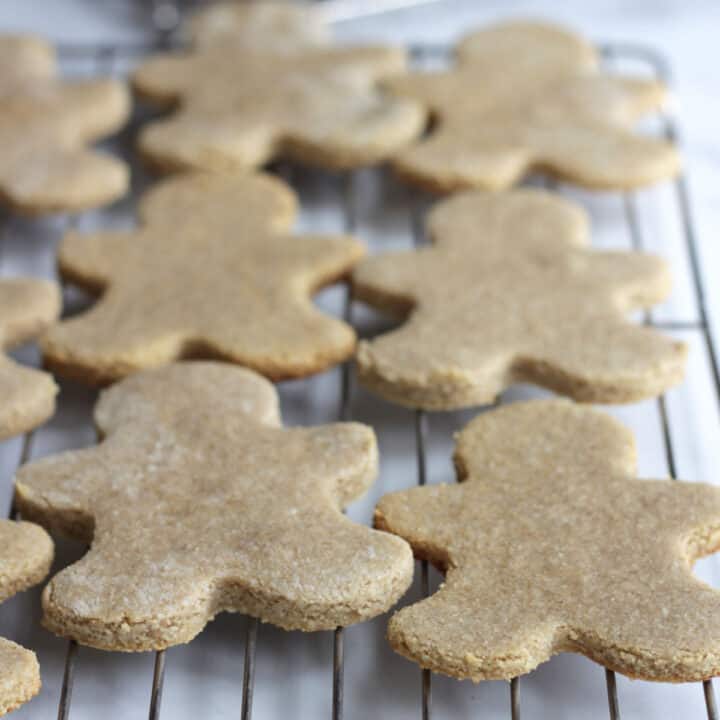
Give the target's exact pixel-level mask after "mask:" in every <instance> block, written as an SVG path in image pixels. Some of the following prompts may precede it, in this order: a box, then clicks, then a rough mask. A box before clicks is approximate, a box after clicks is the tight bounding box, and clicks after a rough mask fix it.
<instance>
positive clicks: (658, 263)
mask: <svg viewBox="0 0 720 720" xmlns="http://www.w3.org/2000/svg"><path fill="white" fill-rule="evenodd" d="M587 275H588V277H587V282H588V283H589V284H592V285H595V284H597V286H598V287H599V288H606V289H608V290H609V291H610V292H611V293H612V295H613V299H614V300H615V302H616V304H617V307H618V309H619V310H620V311H621V312H623V313H626V312H630V311H632V310H637V309H638V308H649V307H650V306H652V305H654V304H655V303H658V302H662V301H663V300H664V299H665V298H666V297H667V296H668V295H669V294H670V291H671V289H672V279H671V276H670V270H669V268H668V266H667V263H666V262H665V261H664V260H663V259H662V258H660V257H658V256H656V255H648V254H645V253H639V252H594V253H591V254H590V255H589V256H588V268H587Z"/></svg>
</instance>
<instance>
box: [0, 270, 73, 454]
mask: <svg viewBox="0 0 720 720" xmlns="http://www.w3.org/2000/svg"><path fill="white" fill-rule="evenodd" d="M59 314H60V290H59V288H58V287H57V286H56V285H55V284H54V283H51V282H48V281H46V280H38V279H30V278H15V279H3V280H0V398H2V402H0V440H2V439H4V438H7V437H10V436H12V435H17V434H19V433H24V432H27V431H28V430H32V429H33V428H35V427H37V426H38V425H41V424H42V423H43V422H45V420H47V419H48V418H49V417H50V416H51V415H52V414H53V412H54V410H55V395H56V393H57V387H56V385H55V382H54V381H53V379H52V376H50V375H48V374H47V373H44V372H40V371H38V370H35V369H33V368H29V367H23V366H21V365H19V364H18V363H16V362H15V361H13V360H11V359H10V358H9V357H8V356H7V355H5V354H4V353H3V351H7V350H9V349H11V348H13V347H15V346H16V345H20V344H22V343H24V342H26V341H27V340H30V339H32V338H35V337H37V336H38V335H39V334H40V333H41V332H42V331H44V330H45V329H46V328H47V327H48V326H49V325H50V324H51V323H53V322H54V321H55V320H56V319H57V317H58V315H59Z"/></svg>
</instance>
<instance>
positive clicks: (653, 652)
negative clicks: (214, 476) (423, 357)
mask: <svg viewBox="0 0 720 720" xmlns="http://www.w3.org/2000/svg"><path fill="white" fill-rule="evenodd" d="M455 464H456V468H457V471H458V477H459V480H460V481H461V483H460V484H459V485H445V484H442V485H433V486H427V487H423V488H413V489H411V490H406V491H402V492H398V493H393V494H390V495H387V496H385V497H384V498H382V499H381V501H380V503H379V504H378V507H377V510H376V526H377V527H379V528H382V529H385V530H390V531H391V532H395V533H397V534H398V535H400V536H401V537H403V538H405V539H406V540H408V541H409V542H410V544H411V545H412V546H413V548H414V550H415V553H416V555H417V556H418V557H422V558H427V559H429V560H430V561H431V562H432V563H433V564H435V565H437V566H438V567H439V568H441V569H442V570H444V571H445V572H446V578H445V582H444V584H443V585H442V586H441V587H440V589H439V590H438V592H436V593H435V594H434V595H432V596H431V597H430V598H428V599H427V600H424V601H422V602H419V603H417V604H415V605H411V606H409V607H406V608H404V609H402V610H400V611H399V612H398V613H397V614H396V615H395V616H394V617H393V618H392V619H391V621H390V627H389V633H388V635H389V639H390V642H391V644H392V646H393V647H394V648H395V649H396V650H397V651H398V652H400V653H401V654H403V655H405V656H406V657H408V658H410V659H412V660H414V661H416V662H418V663H419V664H421V665H422V666H423V667H427V668H431V669H432V670H434V671H437V672H441V673H445V674H448V675H452V676H455V677H458V678H471V679H473V680H475V681H478V680H486V679H498V678H504V679H509V678H511V677H514V676H517V675H520V674H523V673H527V672H530V671H531V670H533V669H534V668H535V667H536V666H537V665H539V664H540V663H542V662H544V661H546V660H548V659H549V658H550V656H551V655H553V654H555V653H559V652H579V653H582V654H585V655H587V656H588V657H590V658H591V659H593V660H595V661H597V662H599V663H601V664H603V665H605V666H606V667H609V668H611V669H614V670H617V671H618V672H621V673H623V674H625V675H629V676H631V677H638V678H643V679H647V680H660V681H674V682H677V681H691V680H700V679H704V678H708V677H712V676H714V675H717V674H718V672H720V631H719V630H718V628H719V627H720V623H719V622H718V621H719V620H720V593H719V592H718V591H717V590H715V589H713V588H711V587H709V586H707V585H706V584H704V583H703V582H701V581H700V580H698V579H697V578H695V577H694V576H693V573H692V564H693V562H694V561H695V560H696V559H697V558H698V557H701V556H703V555H706V554H709V553H711V552H714V551H715V550H717V549H718V547H719V546H720V489H718V488H716V487H712V486H710V485H703V484H699V483H685V482H679V481H678V482H675V481H671V480H638V479H636V477H635V447H634V442H633V437H632V434H631V433H630V432H629V431H628V430H627V429H626V428H624V427H623V426H622V425H620V424H619V423H618V422H616V421H615V420H613V419H612V418H611V417H610V416H608V415H605V414H603V413H600V412H598V411H596V410H592V409H590V408H586V407H582V406H578V405H573V404H571V403H569V402H567V401H559V400H555V401H540V402H530V403H518V404H514V405H510V406H507V407H504V408H502V409H500V410H496V411H492V412H489V413H486V414H483V415H481V416H480V417H478V418H476V419H475V420H473V421H472V422H471V423H470V424H469V425H468V426H467V427H466V428H465V429H464V430H463V431H462V432H461V433H460V434H459V436H458V438H457V446H456V451H455Z"/></svg>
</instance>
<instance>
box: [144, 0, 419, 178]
mask: <svg viewBox="0 0 720 720" xmlns="http://www.w3.org/2000/svg"><path fill="white" fill-rule="evenodd" d="M306 16H308V17H309V18H310V19H306ZM321 30H322V25H321V24H319V22H318V20H317V17H316V15H315V14H314V13H313V11H312V10H311V9H309V8H298V7H297V6H294V7H293V6H289V5H288V4H286V3H283V4H278V3H269V4H266V3H250V4H242V5H228V4H222V5H220V6H218V7H214V8H210V9H209V10H207V11H204V12H202V13H200V14H199V16H198V17H197V18H196V19H195V21H194V23H193V24H192V26H191V30H190V34H191V36H192V39H193V48H194V49H193V50H192V51H191V52H189V53H187V54H170V55H168V54H165V55H160V56H158V57H156V58H153V59H150V60H149V61H148V62H146V63H144V64H143V65H142V66H141V67H140V68H139V69H138V70H137V71H136V73H135V75H134V78H133V84H134V87H135V89H136V90H137V91H138V92H139V93H140V94H141V95H142V96H143V97H145V98H147V99H149V100H151V101H154V102H156V103H162V104H171V105H176V106H178V107H177V110H176V112H175V113H174V115H173V116H172V117H171V118H170V119H168V120H163V121H159V122H155V123H151V124H150V125H149V126H148V127H147V128H146V129H145V130H144V131H143V132H142V133H141V136H140V151H141V153H142V154H143V156H144V157H145V158H146V159H147V160H148V161H149V162H150V163H151V164H152V165H154V166H155V167H157V168H159V169H160V170H164V171H172V170H178V169H204V170H228V169H233V168H235V169H237V168H255V167H259V166H261V165H263V164H265V163H267V162H268V161H270V160H272V159H275V158H278V157H291V158H294V159H297V160H300V161H301V162H306V163H309V164H313V165H319V166H322V167H329V168H340V169H344V168H351V167H360V166H367V165H373V164H375V163H377V162H380V161H382V160H384V159H386V158H387V157H389V156H390V155H391V154H393V153H394V152H396V151H397V150H398V149H399V148H402V147H404V146H406V145H407V144H408V143H409V142H411V141H412V140H413V139H414V138H415V137H417V135H419V133H420V132H421V131H422V129H423V127H424V125H425V111H424V110H423V109H421V107H420V106H419V104H418V103H416V102H415V101H412V100H403V99H397V98H391V97H389V96H388V95H387V94H385V93H383V92H381V91H380V90H379V89H378V87H377V83H378V81H379V80H380V79H381V78H385V77H388V76H391V75H396V74H398V73H402V72H403V71H404V70H405V65H406V58H405V53H404V52H403V51H401V50H399V49H395V48H389V47H339V46H333V45H331V44H330V43H327V42H323V41H322V39H321V38H320V37H319V36H321V35H322V33H321ZM238 68H242V71H241V72H239V71H238Z"/></svg>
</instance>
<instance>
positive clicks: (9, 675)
mask: <svg viewBox="0 0 720 720" xmlns="http://www.w3.org/2000/svg"><path fill="white" fill-rule="evenodd" d="M52 560H53V544H52V541H51V540H50V538H49V537H48V535H47V533H46V532H45V531H44V530H43V529H42V528H39V527H37V526H36V525H31V524H30V523H27V522H13V521H11V520H0V603H1V602H3V601H4V600H7V599H8V598H9V597H12V596H13V595H15V594H16V593H18V592H21V591H22V590H26V589H27V588H29V587H32V586H33V585H37V584H38V583H39V582H40V581H41V580H43V578H44V577H45V576H46V575H47V574H48V572H49V570H50V565H51V564H52ZM38 692H40V667H39V665H38V661H37V658H36V657H35V653H34V652H31V651H30V650H25V648H23V647H20V645H17V644H16V643H14V642H10V640H5V639H3V638H0V715H5V714H6V713H8V712H10V711H12V710H15V709H16V708H17V707H19V706H20V705H22V704H23V703H26V702H27V701H28V700H30V698H32V697H34V696H35V695H37V694H38Z"/></svg>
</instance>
